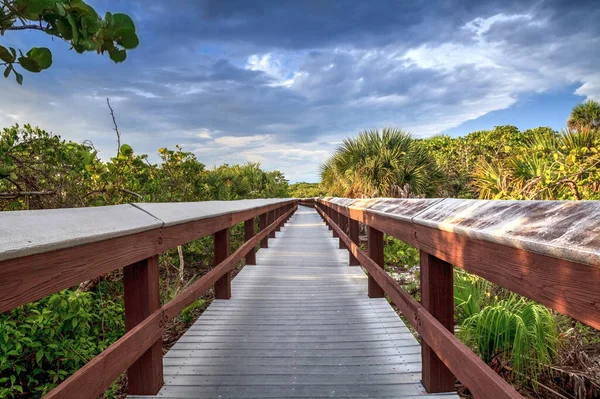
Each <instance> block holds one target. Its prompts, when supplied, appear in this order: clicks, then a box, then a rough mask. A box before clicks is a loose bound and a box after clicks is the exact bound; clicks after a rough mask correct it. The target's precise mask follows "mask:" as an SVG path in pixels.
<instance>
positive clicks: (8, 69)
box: [4, 64, 12, 78]
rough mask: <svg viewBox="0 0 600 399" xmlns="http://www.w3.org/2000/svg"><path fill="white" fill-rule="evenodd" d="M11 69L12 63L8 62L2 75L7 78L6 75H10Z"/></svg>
mask: <svg viewBox="0 0 600 399" xmlns="http://www.w3.org/2000/svg"><path fill="white" fill-rule="evenodd" d="M11 70H12V64H9V65H8V66H7V67H6V69H5V70H4V77H5V78H8V75H10V71H11Z"/></svg>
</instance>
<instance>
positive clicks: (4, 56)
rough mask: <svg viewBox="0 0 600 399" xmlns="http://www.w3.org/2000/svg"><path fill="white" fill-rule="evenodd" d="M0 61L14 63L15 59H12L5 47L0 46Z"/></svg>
mask: <svg viewBox="0 0 600 399" xmlns="http://www.w3.org/2000/svg"><path fill="white" fill-rule="evenodd" d="M0 60H2V61H4V62H14V61H15V57H13V56H12V55H11V54H10V52H9V51H8V49H7V48H6V47H3V46H0Z"/></svg>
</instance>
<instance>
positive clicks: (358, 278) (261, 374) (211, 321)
mask: <svg viewBox="0 0 600 399" xmlns="http://www.w3.org/2000/svg"><path fill="white" fill-rule="evenodd" d="M291 211H292V212H293V211H294V209H291ZM286 218H287V216H286ZM277 236H278V238H277V241H276V242H275V243H273V245H271V246H270V248H268V249H262V250H261V251H259V252H258V253H257V257H256V260H257V262H256V263H257V264H256V266H252V267H250V268H244V269H243V270H242V271H241V272H240V273H239V274H237V276H236V278H235V279H234V280H233V282H232V294H233V295H232V299H231V300H227V301H221V300H215V301H214V302H213V303H212V304H211V305H210V306H209V308H208V309H207V310H205V312H204V313H203V314H202V316H201V317H200V318H199V319H198V320H197V321H196V322H195V323H194V325H193V326H192V327H191V328H190V329H189V330H188V331H187V332H186V334H184V336H183V337H182V338H181V339H180V340H179V342H177V343H176V344H175V346H173V348H172V349H171V350H170V351H169V353H167V355H166V357H165V364H166V366H165V371H166V372H167V373H168V375H169V379H168V381H167V384H166V385H165V386H164V387H163V388H162V389H161V391H160V393H159V395H160V396H161V397H178V396H177V395H184V396H185V395H190V396H195V397H199V396H200V397H204V396H207V397H210V396H221V397H229V396H234V397H235V395H239V396H242V397H244V396H246V397H247V396H250V397H251V396H252V395H254V396H256V397H265V396H266V397H268V396H269V392H271V393H272V394H273V396H276V397H285V396H286V395H285V393H286V392H287V391H285V392H284V391H282V390H287V389H288V387H290V386H291V387H294V388H295V387H308V388H306V389H304V388H298V389H301V391H302V393H303V396H304V397H319V396H320V394H321V393H323V392H327V396H328V397H330V396H335V397H340V396H342V397H343V396H344V395H347V394H346V393H344V394H341V393H340V392H339V391H337V389H338V388H339V386H340V385H339V384H342V383H345V384H351V385H352V386H353V387H354V388H355V389H349V390H345V391H344V392H346V391H351V392H355V391H356V390H357V389H358V390H360V392H361V394H362V396H368V397H380V395H378V394H379V393H381V389H382V388H381V387H382V386H386V387H390V390H389V392H390V393H391V392H393V395H392V396H393V397H396V398H398V397H400V398H404V397H405V396H406V397H411V396H412V397H415V396H420V395H421V394H423V393H424V389H423V386H422V385H421V384H420V383H419V379H420V375H419V372H420V354H421V347H420V345H419V344H418V342H417V341H416V339H415V338H414V337H413V335H412V334H411V333H410V332H409V331H408V329H407V328H406V326H405V325H404V324H403V323H402V321H401V320H400V319H399V318H398V316H397V315H396V313H395V312H394V310H393V309H392V308H391V307H390V305H389V304H388V303H387V301H386V300H385V299H384V298H377V299H369V298H368V296H367V295H366V294H367V276H365V274H364V272H363V271H362V269H360V268H349V267H347V264H346V262H345V256H344V252H343V251H340V250H339V249H338V240H337V239H333V238H332V237H331V234H330V233H329V234H328V230H327V229H326V228H325V227H324V226H323V225H322V224H321V223H319V220H318V216H317V214H316V213H315V212H314V211H313V210H307V209H301V210H300V211H299V212H297V213H294V215H293V217H292V218H291V219H289V223H288V224H286V226H285V228H282V229H281V232H280V233H278V235H277ZM313 243H314V245H313ZM314 259H318V260H317V261H316V262H313V260H314ZM336 370H337V371H336ZM328 371H329V372H328ZM408 375H410V377H409V379H407V378H408V377H407V376H408ZM170 377H173V378H172V379H171V378H170ZM171 384H175V385H171ZM188 384H189V385H188ZM306 384H310V385H306ZM274 386H279V387H280V388H281V389H279V390H273V389H274V388H273V387H274ZM187 387H190V388H193V391H187V390H186V388H187ZM234 387H237V388H236V389H239V390H235V389H234ZM253 387H256V391H251V390H250V389H251V388H253ZM320 387H321V388H323V390H322V389H321V388H320ZM392 388H393V389H392ZM269 390H271V391H269ZM192 392H193V393H192ZM290 392H292V396H295V394H293V392H294V391H293V390H290ZM399 393H400V394H399ZM452 398H453V399H456V396H453V397H452Z"/></svg>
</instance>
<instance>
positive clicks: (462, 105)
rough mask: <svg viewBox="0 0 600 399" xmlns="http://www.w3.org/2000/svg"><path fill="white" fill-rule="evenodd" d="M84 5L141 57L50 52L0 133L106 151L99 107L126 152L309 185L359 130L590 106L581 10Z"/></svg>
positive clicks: (593, 89)
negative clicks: (564, 90)
mask: <svg viewBox="0 0 600 399" xmlns="http://www.w3.org/2000/svg"><path fill="white" fill-rule="evenodd" d="M97 6H98V8H99V9H100V11H104V10H105V9H106V10H112V11H124V12H130V13H132V14H133V16H134V18H135V20H136V23H137V26H138V30H139V32H140V37H141V45H140V47H139V48H138V49H136V50H134V51H132V52H130V54H129V57H128V60H127V62H125V63H123V64H118V65H117V64H113V63H112V62H110V60H108V59H107V57H103V58H100V57H97V56H94V55H92V54H86V55H84V56H80V55H77V54H75V53H73V52H72V51H68V50H67V48H66V46H64V43H61V42H58V41H50V40H49V39H48V44H47V45H48V46H50V47H51V48H52V50H53V52H54V55H55V59H54V65H53V67H52V68H51V69H50V70H48V71H44V72H43V73H41V74H39V75H35V76H34V75H27V76H26V81H25V87H24V88H22V89H21V88H17V87H15V86H14V83H13V82H10V81H2V83H1V84H2V85H3V86H2V88H3V89H4V87H6V88H7V89H5V90H4V92H3V96H2V97H3V98H2V99H0V106H1V107H2V110H3V115H0V122H2V123H3V124H5V125H6V124H11V123H13V121H15V120H16V121H19V122H22V123H25V122H32V123H37V124H40V125H42V126H44V127H46V128H48V129H50V130H54V131H55V132H56V133H61V134H63V135H64V136H66V137H68V138H72V139H76V140H80V141H81V140H83V139H92V140H93V141H94V142H96V144H97V145H98V147H99V148H101V149H103V150H104V152H105V153H107V154H111V153H112V152H113V151H114V150H113V147H114V137H113V133H112V130H111V128H112V126H111V123H112V122H111V120H110V119H109V118H108V115H107V110H106V103H105V101H106V97H110V98H111V101H112V102H113V106H114V108H115V110H116V113H117V119H118V122H119V127H120V128H121V131H122V132H123V135H124V140H125V141H127V142H129V143H130V144H132V145H133V146H134V148H135V149H136V150H137V151H140V152H147V153H151V154H152V153H154V152H155V150H156V149H157V148H159V147H163V146H170V147H172V146H174V145H175V144H177V143H180V144H184V146H185V148H186V149H188V150H193V151H196V152H197V154H198V156H199V157H200V158H201V160H202V161H203V162H205V163H206V164H208V165H213V164H216V163H220V162H229V163H233V162H243V161H245V160H252V161H262V162H263V163H264V164H265V166H266V167H269V168H280V169H283V171H284V172H285V173H286V174H288V176H290V177H291V178H292V179H293V180H297V179H309V180H315V179H316V173H317V171H318V163H319V162H321V161H322V160H323V159H324V158H325V157H326V156H327V152H328V151H331V150H332V149H334V148H335V146H336V143H338V142H339V141H340V140H341V139H342V138H343V137H344V136H346V135H349V134H354V133H355V132H356V131H357V130H359V129H363V128H371V127H378V126H383V125H388V124H393V125H397V126H401V127H404V128H406V129H408V130H411V131H413V133H415V134H416V135H431V134H435V133H439V132H440V131H444V130H446V129H449V128H451V127H454V126H457V125H459V124H461V123H463V122H465V121H466V120H470V119H474V118H477V117H479V116H482V115H485V114H486V113H488V112H491V111H494V110H500V109H505V108H507V107H510V106H511V105H513V104H515V102H517V101H518V99H519V96H521V95H526V94H530V93H533V92H541V91H544V90H548V89H550V88H555V87H567V86H569V87H570V85H574V84H575V83H576V86H575V87H577V93H578V94H580V95H582V96H589V97H592V98H598V97H600V75H599V73H598V72H597V65H598V62H599V61H600V52H598V51H596V49H597V48H598V44H599V42H598V41H599V40H600V31H599V29H600V25H598V24H597V21H598V20H599V19H600V14H599V13H600V7H599V6H598V4H597V3H594V2H566V1H541V2H540V1H537V0H536V1H512V0H511V1H495V2H486V1H458V0H450V1H442V2H432V1H421V0H418V1H414V2H404V1H391V0H390V1H387V0H378V1H364V2H363V1H345V0H344V1H323V0H319V1H316V0H304V1H297V0H290V1H287V0H278V1H272V0H265V1H256V0H253V1H249V0H240V1H225V0H214V1H213V0H205V1H183V0H172V1H169V2H164V1H161V2H158V1H143V2H142V1H132V2H116V1H108V0H106V1H98V4H97ZM123 8H125V9H123ZM9 33H10V34H12V33H11V32H9ZM10 34H7V35H6V36H5V37H6V40H8V41H10V40H12V39H11V37H14V36H10ZM3 40H5V39H4V37H3ZM34 42H35V43H36V44H37V45H39V36H32V35H29V34H26V36H25V40H24V44H25V45H27V44H29V43H34ZM4 43H5V42H4V41H3V45H4ZM14 43H17V44H19V42H17V41H15V42H14ZM20 44H23V43H20ZM30 82H31V83H30ZM17 90H20V91H17ZM5 93H6V95H4V94H5ZM16 93H20V94H16ZM15 96H17V97H18V98H19V100H18V101H15V100H14V98H16V97H15ZM19 96H20V97H19ZM507 123H510V122H509V121H507ZM300 159H304V161H303V162H301V161H299V160H300Z"/></svg>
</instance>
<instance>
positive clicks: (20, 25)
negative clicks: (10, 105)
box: [0, 0, 139, 84]
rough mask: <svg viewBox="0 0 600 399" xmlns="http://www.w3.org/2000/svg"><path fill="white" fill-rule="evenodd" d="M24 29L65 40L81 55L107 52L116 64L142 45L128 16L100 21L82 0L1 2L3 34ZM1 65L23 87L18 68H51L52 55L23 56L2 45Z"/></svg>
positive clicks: (32, 52) (33, 52) (38, 50)
mask: <svg viewBox="0 0 600 399" xmlns="http://www.w3.org/2000/svg"><path fill="white" fill-rule="evenodd" d="M21 30H39V31H42V32H44V33H46V34H48V35H50V36H53V37H56V38H59V39H62V40H64V41H66V42H67V43H69V44H70V45H71V48H73V49H74V50H75V51H77V52H78V53H83V52H86V51H95V52H97V53H98V54H104V53H108V55H109V57H110V59H111V60H113V61H114V62H123V61H125V58H127V50H130V49H134V48H136V47H137V45H138V43H139V39H138V37H137V34H136V32H135V24H134V23H133V20H132V19H131V18H130V17H129V16H128V15H126V14H120V13H115V14H111V13H110V12H107V13H106V15H105V16H104V18H101V17H100V16H99V15H98V13H97V12H96V11H95V10H94V9H93V8H92V7H91V6H89V5H88V4H87V3H85V2H84V1H83V0H1V1H0V34H1V35H4V34H5V33H6V32H7V31H21ZM17 53H18V54H17ZM0 65H3V66H4V67H5V69H4V77H5V78H7V77H8V76H9V75H10V74H11V72H12V73H13V74H14V76H15V79H16V81H17V83H19V84H22V83H23V75H22V74H21V73H19V72H18V70H17V68H16V66H17V65H18V66H19V67H21V68H23V69H24V70H26V71H29V72H36V73H37V72H41V71H42V70H44V69H48V68H50V66H51V65H52V52H51V51H50V49H48V48H47V47H32V48H31V49H29V50H28V51H27V53H26V54H23V51H22V50H21V49H18V50H17V49H15V48H13V47H9V48H6V47H4V46H1V45H0Z"/></svg>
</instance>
